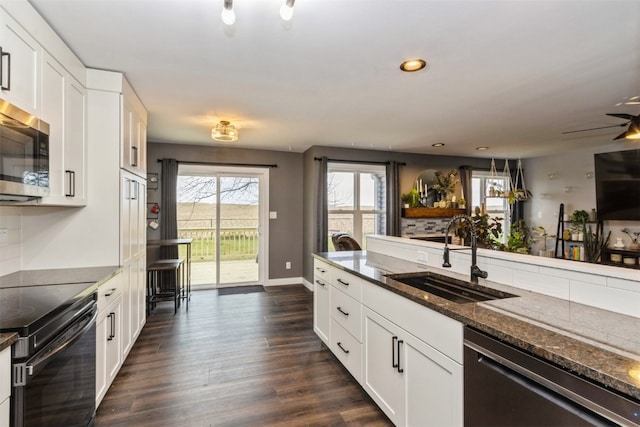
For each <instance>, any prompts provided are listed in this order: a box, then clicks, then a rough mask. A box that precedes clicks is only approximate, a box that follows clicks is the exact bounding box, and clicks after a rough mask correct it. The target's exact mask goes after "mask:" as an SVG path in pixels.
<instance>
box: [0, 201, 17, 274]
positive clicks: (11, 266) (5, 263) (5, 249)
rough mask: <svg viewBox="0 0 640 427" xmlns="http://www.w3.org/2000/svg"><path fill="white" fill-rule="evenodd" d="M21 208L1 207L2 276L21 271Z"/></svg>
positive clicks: (0, 258)
mask: <svg viewBox="0 0 640 427" xmlns="http://www.w3.org/2000/svg"><path fill="white" fill-rule="evenodd" d="M20 214H21V208H19V207H11V206H0V276H4V275H5V274H11V273H14V272H16V271H18V270H20V266H21V262H22V260H21V256H20V255H21V253H22V234H21V228H22V221H21V216H20Z"/></svg>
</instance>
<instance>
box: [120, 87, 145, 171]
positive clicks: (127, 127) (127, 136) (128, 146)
mask: <svg viewBox="0 0 640 427" xmlns="http://www.w3.org/2000/svg"><path fill="white" fill-rule="evenodd" d="M135 99H136V98H132V97H125V98H123V101H122V147H121V164H120V167H122V168H124V169H126V170H128V171H131V172H133V173H138V174H145V173H146V172H147V123H146V112H145V111H144V110H142V111H141V107H140V105H139V103H136V102H134V100H135Z"/></svg>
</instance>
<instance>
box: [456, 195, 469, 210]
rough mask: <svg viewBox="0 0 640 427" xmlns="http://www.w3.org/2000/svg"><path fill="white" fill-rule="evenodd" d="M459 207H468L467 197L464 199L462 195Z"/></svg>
mask: <svg viewBox="0 0 640 427" xmlns="http://www.w3.org/2000/svg"><path fill="white" fill-rule="evenodd" d="M457 203H458V208H460V209H465V208H466V207H467V201H466V200H465V199H463V198H462V197H461V198H460V199H458V202H457Z"/></svg>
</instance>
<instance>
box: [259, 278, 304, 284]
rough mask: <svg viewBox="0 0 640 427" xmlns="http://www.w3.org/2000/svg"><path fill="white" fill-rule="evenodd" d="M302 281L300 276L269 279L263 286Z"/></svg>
mask: <svg viewBox="0 0 640 427" xmlns="http://www.w3.org/2000/svg"><path fill="white" fill-rule="evenodd" d="M302 282H303V279H302V277H285V278H282V279H269V280H268V281H267V283H265V286H284V285H299V284H300V283H302ZM305 286H306V285H305Z"/></svg>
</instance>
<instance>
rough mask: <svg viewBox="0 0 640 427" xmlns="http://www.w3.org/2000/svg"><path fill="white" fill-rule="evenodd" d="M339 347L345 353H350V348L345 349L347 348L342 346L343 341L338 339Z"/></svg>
mask: <svg viewBox="0 0 640 427" xmlns="http://www.w3.org/2000/svg"><path fill="white" fill-rule="evenodd" d="M338 347H340V350H342V351H344V353H345V354H349V350H347V349H345V348H344V347H343V346H342V343H341V342H339V341H338Z"/></svg>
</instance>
